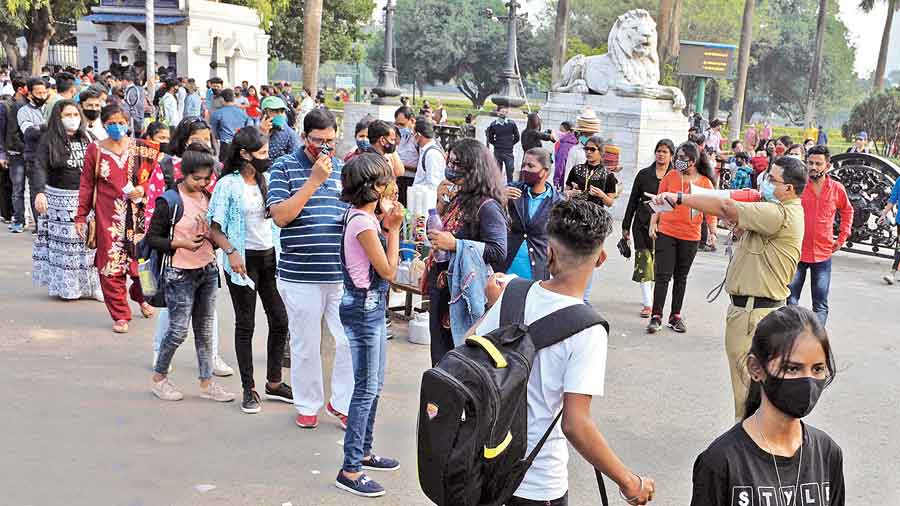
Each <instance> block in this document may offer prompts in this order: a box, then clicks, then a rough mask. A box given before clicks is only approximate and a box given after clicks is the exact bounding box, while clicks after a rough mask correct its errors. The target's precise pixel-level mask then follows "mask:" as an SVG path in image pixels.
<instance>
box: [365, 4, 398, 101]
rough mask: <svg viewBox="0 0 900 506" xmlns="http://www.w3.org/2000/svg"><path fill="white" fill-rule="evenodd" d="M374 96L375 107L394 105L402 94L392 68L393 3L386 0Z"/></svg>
mask: <svg viewBox="0 0 900 506" xmlns="http://www.w3.org/2000/svg"><path fill="white" fill-rule="evenodd" d="M372 93H374V94H375V95H376V97H375V98H374V99H372V103H373V104H376V105H386V104H395V103H398V102H397V97H399V96H400V94H401V93H403V90H402V89H400V85H399V84H397V69H396V68H395V67H394V2H393V0H388V2H387V5H385V6H384V63H382V64H381V66H380V67H378V85H377V86H375V88H373V89H372Z"/></svg>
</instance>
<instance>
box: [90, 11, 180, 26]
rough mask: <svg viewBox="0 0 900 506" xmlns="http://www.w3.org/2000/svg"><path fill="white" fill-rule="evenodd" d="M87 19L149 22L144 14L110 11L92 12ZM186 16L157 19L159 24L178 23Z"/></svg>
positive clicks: (116, 21) (95, 20)
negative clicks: (110, 12) (109, 12)
mask: <svg viewBox="0 0 900 506" xmlns="http://www.w3.org/2000/svg"><path fill="white" fill-rule="evenodd" d="M85 19H86V20H88V21H90V22H92V23H137V24H141V25H142V24H144V23H146V22H147V18H146V16H144V15H143V14H108V13H99V14H91V15H90V16H87V17H85ZM186 19H187V17H186V16H156V17H155V21H156V24H157V25H177V24H179V23H182V22H183V21H184V20H186Z"/></svg>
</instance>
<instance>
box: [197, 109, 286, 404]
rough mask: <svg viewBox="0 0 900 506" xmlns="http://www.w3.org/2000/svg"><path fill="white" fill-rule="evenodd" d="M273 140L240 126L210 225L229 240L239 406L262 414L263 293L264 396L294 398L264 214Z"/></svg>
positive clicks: (272, 242) (273, 232)
mask: <svg viewBox="0 0 900 506" xmlns="http://www.w3.org/2000/svg"><path fill="white" fill-rule="evenodd" d="M271 164H272V162H271V161H270V160H269V139H268V137H266V136H265V135H263V134H262V133H260V131H259V130H257V129H256V128H255V127H252V126H248V127H244V128H242V129H240V130H239V131H238V132H237V134H235V136H234V140H233V141H232V143H231V152H230V154H229V157H228V160H227V161H226V165H225V169H224V171H223V176H222V178H221V179H220V180H219V182H218V183H217V184H216V189H215V192H213V195H212V199H211V200H210V203H209V213H208V215H207V216H208V219H209V222H210V226H211V227H212V228H213V229H214V230H217V231H221V232H222V234H224V236H225V237H226V238H227V240H228V242H229V244H228V247H227V248H225V250H224V254H225V256H226V257H227V258H228V261H227V262H225V281H226V283H227V284H228V291H229V292H230V293H231V303H232V305H233V306H234V319H235V322H234V349H235V352H236V353H237V360H238V369H239V370H240V373H241V386H242V387H243V389H244V396H243V401H242V402H241V410H242V411H243V412H244V413H259V412H260V409H261V408H260V404H259V394H257V393H256V390H255V383H254V380H253V330H254V326H255V321H256V317H255V316H256V297H257V295H259V298H260V300H261V301H262V306H263V310H265V312H266V318H267V320H268V323H269V339H268V345H267V347H266V349H267V363H268V369H267V373H266V380H267V381H266V398H268V399H274V400H279V401H282V402H293V400H294V396H293V393H292V391H291V387H290V386H288V385H287V384H285V383H284V382H282V380H281V360H282V357H283V356H284V346H285V341H286V338H287V335H288V320H287V311H286V310H285V308H284V302H282V300H281V296H280V295H279V294H278V289H277V288H276V286H275V276H276V270H277V269H276V267H277V261H276V255H275V250H276V248H275V246H276V244H278V242H279V240H278V229H277V228H276V227H275V226H274V225H273V224H272V220H271V218H270V217H269V216H268V213H267V212H266V205H265V197H264V196H265V195H266V194H267V193H268V189H267V183H268V177H269V174H268V171H269V166H271Z"/></svg>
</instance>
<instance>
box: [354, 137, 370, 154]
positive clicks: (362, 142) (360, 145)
mask: <svg viewBox="0 0 900 506" xmlns="http://www.w3.org/2000/svg"><path fill="white" fill-rule="evenodd" d="M371 146H372V144H371V143H370V142H369V139H356V148H357V149H359V150H360V151H365V150H367V149H369V147H371Z"/></svg>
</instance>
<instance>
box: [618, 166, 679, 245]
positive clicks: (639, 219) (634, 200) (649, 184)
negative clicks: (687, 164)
mask: <svg viewBox="0 0 900 506" xmlns="http://www.w3.org/2000/svg"><path fill="white" fill-rule="evenodd" d="M670 170H671V169H670ZM659 183H660V180H659V179H657V178H656V163H655V162H654V163H653V164H651V165H650V166H649V167H645V168H643V169H641V170H640V171H638V173H637V175H636V176H635V177H634V184H632V185H631V195H630V196H629V197H628V207H627V208H625V218H624V219H622V230H628V229H631V236H632V238H633V240H634V249H637V250H640V249H650V248H651V244H652V242H651V241H650V217H651V216H652V215H653V210H652V209H650V205H649V203H650V198H649V197H647V196H645V195H644V193H650V194H653V195H656V194H657V193H658V192H659ZM632 222H633V224H632Z"/></svg>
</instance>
